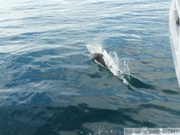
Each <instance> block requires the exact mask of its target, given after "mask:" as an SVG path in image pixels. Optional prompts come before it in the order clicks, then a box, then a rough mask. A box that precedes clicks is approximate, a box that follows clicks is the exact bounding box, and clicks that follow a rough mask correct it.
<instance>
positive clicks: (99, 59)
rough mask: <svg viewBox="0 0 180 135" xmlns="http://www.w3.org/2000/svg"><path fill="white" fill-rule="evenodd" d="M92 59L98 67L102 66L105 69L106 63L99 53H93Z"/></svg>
mask: <svg viewBox="0 0 180 135" xmlns="http://www.w3.org/2000/svg"><path fill="white" fill-rule="evenodd" d="M92 59H93V61H95V62H96V63H98V64H100V65H102V66H104V67H106V68H107V65H106V63H105V61H104V56H103V54H101V53H94V54H93V58H92Z"/></svg>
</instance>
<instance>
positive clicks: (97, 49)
mask: <svg viewBox="0 0 180 135" xmlns="http://www.w3.org/2000/svg"><path fill="white" fill-rule="evenodd" d="M86 47H87V49H88V51H89V52H90V56H91V57H93V54H94V53H101V54H103V58H104V62H105V64H106V66H107V69H108V70H109V71H110V72H111V73H112V74H113V75H114V76H116V77H118V79H120V80H121V81H122V82H123V83H124V84H125V85H128V84H129V83H128V79H129V78H128V76H129V75H130V71H129V67H128V63H127V60H125V59H121V60H119V57H118V55H117V53H116V52H111V51H110V52H109V53H108V52H107V51H106V50H104V49H103V48H102V45H101V44H97V45H90V44H88V45H86ZM125 75H126V76H125Z"/></svg>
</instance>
